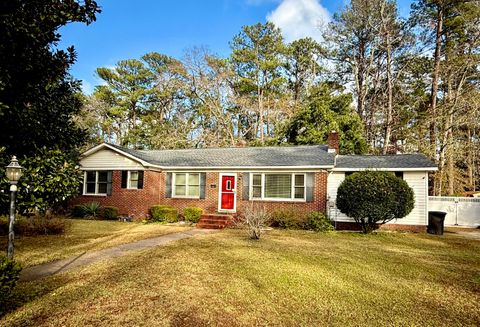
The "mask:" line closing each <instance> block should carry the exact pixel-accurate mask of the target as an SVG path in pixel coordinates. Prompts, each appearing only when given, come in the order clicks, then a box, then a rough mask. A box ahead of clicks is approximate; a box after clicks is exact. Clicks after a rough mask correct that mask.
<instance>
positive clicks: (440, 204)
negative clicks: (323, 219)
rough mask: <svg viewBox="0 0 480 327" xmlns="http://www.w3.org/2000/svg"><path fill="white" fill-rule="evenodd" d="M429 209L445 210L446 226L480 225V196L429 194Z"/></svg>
mask: <svg viewBox="0 0 480 327" xmlns="http://www.w3.org/2000/svg"><path fill="white" fill-rule="evenodd" d="M428 211H444V212H446V213H447V216H446V217H445V226H467V227H478V226H480V198H463V197H462V198H460V197H446V196H429V197H428Z"/></svg>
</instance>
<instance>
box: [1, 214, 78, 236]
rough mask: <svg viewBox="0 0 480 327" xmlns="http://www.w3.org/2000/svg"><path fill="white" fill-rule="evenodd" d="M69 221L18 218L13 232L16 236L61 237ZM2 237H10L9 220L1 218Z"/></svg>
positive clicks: (61, 219) (62, 219)
mask: <svg viewBox="0 0 480 327" xmlns="http://www.w3.org/2000/svg"><path fill="white" fill-rule="evenodd" d="M68 226H69V221H68V220H66V219H64V218H46V217H31V218H26V217H22V216H17V218H16V219H15V225H14V226H13V231H14V232H15V234H16V235H23V236H36V235H59V234H63V233H65V230H66V229H67V228H68ZM0 235H8V218H7V217H0Z"/></svg>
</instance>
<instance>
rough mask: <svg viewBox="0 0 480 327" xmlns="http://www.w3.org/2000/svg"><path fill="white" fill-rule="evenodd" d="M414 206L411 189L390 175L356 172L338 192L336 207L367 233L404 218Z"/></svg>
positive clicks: (389, 173)
mask: <svg viewBox="0 0 480 327" xmlns="http://www.w3.org/2000/svg"><path fill="white" fill-rule="evenodd" d="M414 205H415V197H414V193H413V190H412V188H411V187H410V186H408V184H407V182H405V181H404V180H403V179H401V178H399V177H396V176H395V175H394V174H393V173H391V172H383V171H362V172H357V173H354V174H352V175H350V176H348V177H346V178H345V180H344V181H343V182H342V184H340V186H339V188H338V191H337V208H338V209H339V210H340V211H341V212H342V213H344V214H346V215H347V216H349V217H351V218H353V219H355V221H356V222H357V223H359V224H360V225H361V227H362V230H363V232H364V233H369V232H371V231H372V230H374V229H375V228H377V225H378V224H384V223H386V222H388V221H390V220H393V219H400V218H403V217H405V216H406V215H408V214H409V213H410V212H411V211H412V209H413V207H414Z"/></svg>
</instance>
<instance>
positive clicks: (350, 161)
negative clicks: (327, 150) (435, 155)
mask: <svg viewBox="0 0 480 327" xmlns="http://www.w3.org/2000/svg"><path fill="white" fill-rule="evenodd" d="M436 167H437V166H436V165H435V163H433V162H432V161H431V160H430V159H428V158H427V157H426V156H424V155H423V154H396V155H385V156H370V155H367V156H359V155H345V156H342V155H339V156H338V157H337V161H336V165H335V168H337V169H355V168H359V169H361V168H372V169H375V168H384V169H401V168H425V169H431V168H436Z"/></svg>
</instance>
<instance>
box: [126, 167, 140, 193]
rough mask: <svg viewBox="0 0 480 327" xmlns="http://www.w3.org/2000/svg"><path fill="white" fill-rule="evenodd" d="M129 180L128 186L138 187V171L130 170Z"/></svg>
mask: <svg viewBox="0 0 480 327" xmlns="http://www.w3.org/2000/svg"><path fill="white" fill-rule="evenodd" d="M127 181H128V186H127V188H131V189H138V171H137V170H129V171H128V178H127Z"/></svg>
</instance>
